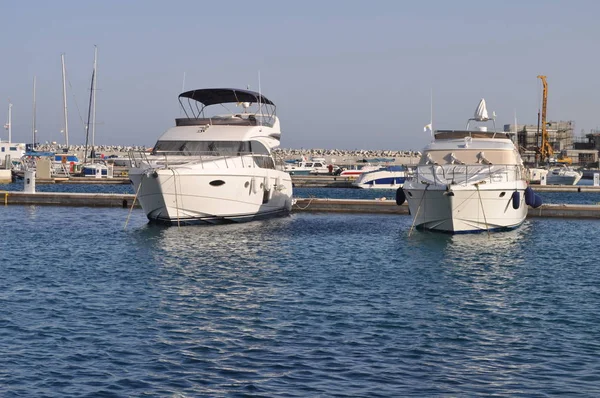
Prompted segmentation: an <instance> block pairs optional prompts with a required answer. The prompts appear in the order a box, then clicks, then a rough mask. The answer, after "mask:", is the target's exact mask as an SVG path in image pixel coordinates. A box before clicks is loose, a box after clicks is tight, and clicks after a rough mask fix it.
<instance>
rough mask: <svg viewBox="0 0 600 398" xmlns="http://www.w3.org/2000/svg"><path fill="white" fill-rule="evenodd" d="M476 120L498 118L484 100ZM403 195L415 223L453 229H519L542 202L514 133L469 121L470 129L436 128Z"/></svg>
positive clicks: (473, 230) (427, 227) (426, 226)
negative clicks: (529, 209) (530, 185)
mask: <svg viewBox="0 0 600 398" xmlns="http://www.w3.org/2000/svg"><path fill="white" fill-rule="evenodd" d="M482 104H483V106H482ZM470 120H475V121H477V122H485V121H488V120H493V119H489V118H488V117H487V111H486V110H485V102H484V101H483V100H482V102H480V105H479V106H478V108H477V111H476V115H475V118H474V119H470ZM526 190H527V192H526ZM397 196H398V197H399V198H397V199H398V200H397V201H398V202H403V201H404V198H405V199H406V200H407V201H408V205H409V208H410V213H411V214H412V216H413V225H414V226H416V227H420V228H424V229H431V230H438V231H445V232H452V233H459V232H477V231H486V230H487V231H489V230H493V229H504V228H514V227H517V226H519V225H520V224H521V223H522V222H523V221H524V220H525V217H526V215H527V204H529V203H531V204H535V205H536V206H538V205H539V204H541V200H540V199H539V197H537V196H536V195H535V194H534V193H533V191H531V189H530V188H529V189H528V185H527V173H526V170H525V168H524V166H523V161H522V160H521V156H520V155H519V152H518V150H517V148H516V146H515V144H514V143H513V141H512V140H511V138H510V136H509V133H504V132H494V131H487V129H486V128H485V127H480V128H478V129H469V123H467V128H466V129H465V130H438V131H436V132H435V139H434V140H433V141H432V142H431V143H430V144H429V145H427V146H426V147H425V149H424V151H423V155H422V157H421V160H420V162H419V164H418V166H417V168H416V170H415V172H414V175H413V178H412V179H410V180H408V181H407V182H406V183H405V184H404V187H403V191H398V194H397ZM526 197H527V198H526ZM526 201H527V204H526ZM537 202H539V204H538V203H537Z"/></svg>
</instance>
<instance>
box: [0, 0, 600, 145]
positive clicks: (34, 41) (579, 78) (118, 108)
mask: <svg viewBox="0 0 600 398" xmlns="http://www.w3.org/2000/svg"><path fill="white" fill-rule="evenodd" d="M0 13H1V15H2V17H3V18H2V24H0V38H1V39H0V40H1V41H0V43H1V45H2V48H1V50H2V51H1V54H2V61H1V63H2V69H1V70H2V72H3V73H2V76H1V78H0V100H2V101H0V104H1V103H2V102H4V103H5V105H7V104H8V99H9V98H10V100H11V102H12V103H13V104H14V105H13V141H21V142H30V141H31V119H32V81H33V77H34V76H37V98H38V99H37V125H38V131H39V132H38V139H39V141H41V142H44V141H57V142H64V138H63V137H62V136H61V135H60V130H61V128H62V124H63V121H62V82H61V65H60V54H61V53H65V57H66V66H67V74H68V79H69V82H70V84H69V105H68V108H69V141H70V143H72V144H78V143H83V142H84V141H85V136H84V128H83V124H82V122H81V118H80V116H79V115H80V114H81V117H83V118H84V119H85V118H86V115H87V103H88V96H89V84H90V76H91V72H92V64H93V52H94V45H97V46H98V57H99V58H98V91H97V122H98V125H97V128H96V143H97V144H114V145H118V144H120V145H136V144H137V145H147V146H152V145H153V144H154V142H155V140H156V138H157V137H158V136H159V135H160V134H161V133H162V132H163V131H164V130H165V129H167V128H168V127H170V126H172V125H173V123H174V118H175V117H177V116H179V104H178V101H177V95H178V94H179V93H180V92H181V88H182V84H183V75H184V73H185V74H186V81H185V88H186V89H192V88H205V87H239V88H245V87H246V85H248V84H249V85H250V86H251V88H252V89H257V88H258V71H259V70H260V74H261V88H262V92H263V94H265V95H266V96H267V97H268V98H270V99H271V100H273V101H274V102H275V103H276V104H277V112H278V115H279V117H280V119H281V125H282V131H283V135H282V147H284V148H344V149H355V148H360V149H391V150H403V149H406V150H408V149H420V148H422V147H423V145H425V144H426V143H427V142H428V141H429V137H428V135H427V134H425V133H423V126H424V125H425V124H427V123H429V118H430V116H429V114H430V92H431V91H433V103H434V118H433V119H434V120H433V122H434V127H435V128H462V127H464V125H465V122H466V119H467V118H469V117H471V115H472V114H473V111H474V110H475V108H476V106H477V103H478V101H479V99H480V98H482V97H483V98H485V99H486V101H487V104H488V110H489V111H490V112H491V111H496V113H497V115H498V119H497V125H498V126H499V127H500V128H501V127H502V125H503V124H505V123H512V122H513V119H514V113H515V111H516V114H517V118H518V122H519V123H532V124H533V123H536V118H537V110H538V107H539V102H540V97H541V84H540V81H539V79H537V78H536V76H537V75H538V74H545V75H547V76H548V83H549V106H548V118H549V119H550V120H574V121H575V123H576V132H577V134H580V131H581V130H582V129H585V130H586V131H588V130H589V129H591V128H596V127H597V126H599V125H600V115H599V113H598V110H599V109H600V97H599V95H598V92H597V87H598V79H599V77H598V72H597V70H598V65H600V59H599V58H600V56H599V50H598V43H599V39H600V28H599V27H598V17H599V15H600V2H598V1H593V0H590V1H585V0H570V1H551V0H547V1H541V0H529V1H528V0H521V1H512V0H506V1H495V2H492V1H460V0H455V1H445V0H444V1H442V0H440V1H426V0H423V1H401V0H397V1H392V0H390V1H377V0H371V1H325V0H321V1H308V0H304V1H263V0H261V1H254V2H252V1H228V2H224V1H200V0H189V1H177V0H173V1H164V0H160V1H154V0H147V1H116V0H103V1H95V2H91V1H82V0H74V1H60V0H56V1H27V0H23V1H10V2H9V1H3V2H1V4H0ZM77 107H79V112H78V110H77ZM7 113H8V110H7V106H1V105H0V120H2V121H4V120H6V117H7ZM1 138H2V139H3V140H6V139H7V138H8V135H7V132H6V131H5V130H4V131H3V132H2V135H1Z"/></svg>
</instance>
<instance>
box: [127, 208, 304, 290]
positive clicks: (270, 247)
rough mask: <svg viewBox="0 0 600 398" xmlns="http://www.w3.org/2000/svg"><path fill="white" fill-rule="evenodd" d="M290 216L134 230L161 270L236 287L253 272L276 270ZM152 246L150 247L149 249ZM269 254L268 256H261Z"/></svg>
mask: <svg viewBox="0 0 600 398" xmlns="http://www.w3.org/2000/svg"><path fill="white" fill-rule="evenodd" d="M291 222H292V220H291V217H289V216H287V217H278V218H273V219H269V220H262V221H254V222H249V223H236V224H222V225H212V226H206V225H199V226H187V227H182V228H168V227H164V226H161V225H156V224H152V223H148V224H146V225H145V226H143V227H142V228H141V229H140V230H138V231H136V234H137V235H138V239H139V240H140V241H144V246H146V247H149V250H151V253H152V256H153V257H155V259H156V262H157V263H158V264H161V265H162V267H163V268H165V269H166V268H172V269H179V270H180V271H181V272H182V273H184V274H186V275H188V276H192V277H199V278H206V277H207V275H212V277H216V276H219V277H222V278H224V279H229V282H235V284H240V283H244V281H242V280H240V278H243V277H244V275H245V276H249V275H252V272H254V271H252V272H240V268H252V269H254V270H255V271H260V272H273V271H274V270H276V269H277V268H278V265H277V264H274V263H273V262H272V261H271V259H273V258H283V257H286V256H287V255H288V254H286V249H285V248H286V244H285V241H286V239H287V238H286V236H289V234H288V233H285V232H282V231H283V230H285V229H287V228H288V227H289V226H290V224H291ZM150 247H151V248H150ZM264 253H269V255H263V254H264Z"/></svg>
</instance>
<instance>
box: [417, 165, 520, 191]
mask: <svg viewBox="0 0 600 398" xmlns="http://www.w3.org/2000/svg"><path fill="white" fill-rule="evenodd" d="M524 173H525V171H524V168H523V167H522V166H519V165H514V164H510V165H498V164H477V165H464V164H444V165H437V164H427V165H420V166H418V167H417V168H416V169H415V170H414V173H413V178H414V179H416V181H418V182H421V183H423V184H428V185H444V186H447V185H464V186H466V185H472V184H477V183H494V182H512V181H517V180H521V179H525V177H526V176H525V174H524Z"/></svg>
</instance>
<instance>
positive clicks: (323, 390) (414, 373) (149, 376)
mask: <svg viewBox="0 0 600 398" xmlns="http://www.w3.org/2000/svg"><path fill="white" fill-rule="evenodd" d="M42 187H43V186H39V188H42ZM64 187H66V186H64ZM69 187H79V188H78V189H81V188H82V186H69ZM102 187H104V188H102V189H103V190H107V191H109V192H110V191H111V189H110V188H108V187H107V186H102ZM115 187H117V186H115ZM118 187H121V188H123V187H124V186H118ZM125 187H126V186H125ZM119 189H120V188H119ZM297 191H299V192H297V193H298V196H305V195H300V194H301V193H302V191H301V190H300V189H298V190H297ZM334 191H335V192H340V191H352V192H360V191H358V190H340V189H337V190H334ZM322 193H323V192H322ZM325 193H328V191H325ZM349 195H351V194H350V193H349ZM379 195H380V196H381V194H379ZM580 195H584V194H583V193H582V194H580ZM306 197H308V192H307V195H306ZM0 214H1V216H0V217H2V221H3V227H4V231H5V233H4V238H3V239H2V240H1V241H0V269H1V273H0V309H1V310H0V358H2V360H1V361H0V396H2V397H13V396H23V397H31V396H35V397H42V396H61V397H71V396H73V397H80V396H93V397H96V396H107V397H110V396H115V397H122V396H156V397H164V396H190V397H191V396H194V397H195V396H262V397H295V396H297V397H306V396H340V397H341V396H360V397H377V396H381V397H390V396H394V397H396V396H416V397H423V396H477V395H485V396H490V395H496V396H511V397H512V396H527V397H531V396H533V397H535V396H554V395H566V396H598V395H600V361H599V360H598V358H599V356H600V315H599V314H598V308H600V263H599V262H598V261H597V253H598V250H597V237H596V235H597V233H598V232H597V231H598V227H599V226H600V223H599V221H596V220H561V219H529V220H527V221H526V222H525V224H524V225H523V226H522V227H521V228H519V229H517V230H514V231H510V232H501V233H494V234H491V235H490V236H489V237H488V235H486V234H479V235H458V236H451V235H446V234H436V233H428V232H421V231H414V232H413V233H412V234H411V235H410V236H409V235H408V231H409V229H410V225H411V219H410V217H409V216H392V215H339V214H305V213H299V214H293V215H292V216H290V217H285V218H279V219H275V220H268V221H261V222H252V223H247V224H240V225H222V226H209V227H203V226H199V227H184V228H177V227H171V228H164V227H156V226H150V225H148V224H147V223H146V219H145V216H144V215H143V214H142V212H141V211H139V210H134V211H133V212H132V213H131V217H130V219H129V223H128V225H127V228H126V229H125V228H124V227H125V222H126V220H127V218H128V215H129V211H128V210H127V209H120V208H119V209H117V208H115V209H104V208H79V207H77V208H66V207H43V206H42V207H40V206H8V207H0Z"/></svg>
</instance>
